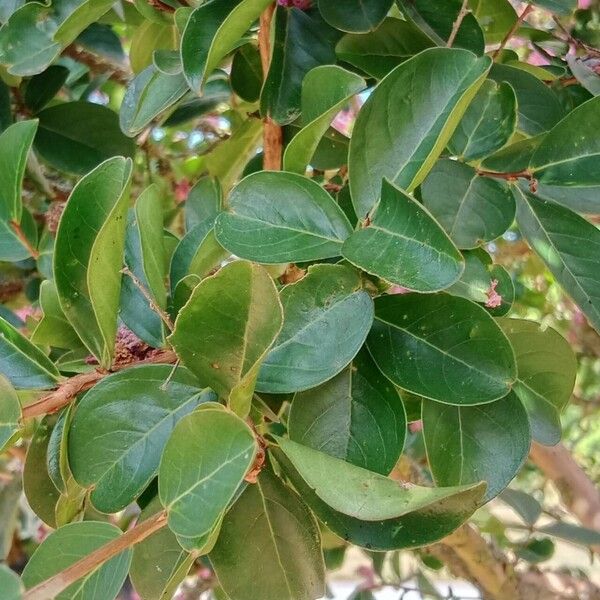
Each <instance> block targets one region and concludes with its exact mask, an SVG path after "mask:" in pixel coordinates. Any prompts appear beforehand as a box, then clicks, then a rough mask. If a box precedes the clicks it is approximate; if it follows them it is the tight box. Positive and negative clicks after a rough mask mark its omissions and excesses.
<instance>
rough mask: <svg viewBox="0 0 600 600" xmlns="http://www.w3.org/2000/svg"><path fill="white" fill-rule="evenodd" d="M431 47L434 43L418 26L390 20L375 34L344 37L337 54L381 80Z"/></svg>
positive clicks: (387, 19)
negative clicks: (406, 61)
mask: <svg viewBox="0 0 600 600" xmlns="http://www.w3.org/2000/svg"><path fill="white" fill-rule="evenodd" d="M431 46H433V43H432V42H431V40H430V39H429V38H428V37H427V36H426V35H425V34H424V33H423V32H422V31H421V30H420V29H418V28H417V27H416V26H415V25H413V24H412V23H409V22H408V21H401V20H400V19H394V18H391V17H390V18H386V19H385V20H384V21H383V23H381V25H380V26H379V27H378V28H377V29H376V30H375V31H372V32H370V33H367V34H352V33H351V34H347V35H345V36H344V37H343V38H342V39H341V40H340V41H339V42H338V45H337V46H336V49H335V51H336V54H337V56H338V58H339V59H340V60H342V61H344V62H347V63H349V64H350V65H352V66H354V67H357V68H358V69H361V70H362V71H364V72H365V73H366V74H367V75H370V76H371V77H375V78H376V79H382V78H383V77H385V76H386V75H387V74H388V73H389V72H390V71H391V70H392V69H393V68H395V67H397V66H398V65H399V64H400V63H402V62H404V61H405V60H407V59H408V58H410V57H411V56H413V55H415V54H418V53H419V52H421V51H422V50H425V49H426V48H430V47H431Z"/></svg>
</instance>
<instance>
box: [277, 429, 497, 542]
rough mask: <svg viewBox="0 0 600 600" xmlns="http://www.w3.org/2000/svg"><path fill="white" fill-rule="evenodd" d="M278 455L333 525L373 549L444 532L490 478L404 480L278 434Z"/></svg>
mask: <svg viewBox="0 0 600 600" xmlns="http://www.w3.org/2000/svg"><path fill="white" fill-rule="evenodd" d="M278 443H279V445H280V448H281V449H280V450H275V452H274V453H275V456H276V457H277V461H278V462H279V463H280V465H281V466H282V468H283V470H284V472H285V474H286V475H287V476H288V477H289V478H290V480H291V482H292V483H293V485H294V487H295V488H296V490H297V491H298V493H299V494H300V495H301V497H302V498H303V500H304V501H305V502H306V503H307V504H308V505H309V506H310V508H311V509H312V510H313V512H315V514H316V515H317V517H318V518H319V520H321V521H322V522H323V523H324V524H325V525H326V526H327V527H328V528H329V529H331V531H333V532H334V533H335V534H337V535H338V536H339V537H341V538H343V539H345V540H347V541H349V542H351V543H353V544H355V545H357V546H362V547H365V548H367V549H369V550H381V551H384V550H395V549H400V548H412V547H415V546H420V545H426V544H429V543H432V542H433V541H436V540H438V539H440V538H442V537H445V536H446V535H448V533H450V532H451V531H453V530H454V529H456V528H457V527H458V526H459V525H460V524H462V523H463V522H464V521H465V520H466V519H468V518H469V516H470V515H471V514H472V513H473V512H474V510H475V509H476V508H477V506H478V504H479V502H480V501H481V498H482V496H483V494H484V492H485V484H484V483H481V484H478V485H471V486H460V487H452V488H425V487H420V486H414V485H410V486H404V485H402V483H401V482H400V483H399V482H398V481H394V480H392V479H388V478H387V477H383V476H382V475H378V474H377V473H372V472H370V471H367V470H365V469H362V468H360V467H355V466H354V465H350V464H349V463H346V462H344V461H342V460H339V459H337V458H333V457H331V456H328V455H327V454H323V453H322V452H318V451H316V450H312V449H311V448H307V447H305V446H301V445H300V444H296V443H295V442H292V441H291V440H284V439H281V438H278Z"/></svg>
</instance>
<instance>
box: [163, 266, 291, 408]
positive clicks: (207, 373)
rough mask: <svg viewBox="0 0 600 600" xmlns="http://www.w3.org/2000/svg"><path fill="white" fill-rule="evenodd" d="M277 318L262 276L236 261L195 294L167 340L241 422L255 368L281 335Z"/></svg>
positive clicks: (274, 299)
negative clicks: (228, 405)
mask: <svg viewBox="0 0 600 600" xmlns="http://www.w3.org/2000/svg"><path fill="white" fill-rule="evenodd" d="M282 318H283V317H282V308H281V303H280V302H279V298H278V296H277V290H276V288H275V284H274V283H273V280H272V279H271V277H270V276H269V274H268V273H267V271H265V269H264V268H262V267H260V266H258V265H253V264H251V263H249V262H245V261H236V262H234V263H231V264H229V265H227V266H226V267H223V268H222V269H221V270H220V271H219V272H218V273H217V274H216V275H214V276H212V277H209V278H207V279H205V280H204V281H203V282H202V283H200V284H199V285H198V286H197V287H196V288H195V289H194V291H193V292H192V296H191V297H190V299H189V301H188V303H187V304H186V305H185V306H184V307H183V308H182V309H181V311H180V313H179V316H178V317H177V321H176V322H175V329H174V331H173V334H172V335H171V337H170V338H169V341H170V343H171V344H172V345H173V348H174V349H175V351H176V352H177V355H178V356H179V357H180V358H181V360H182V362H183V363H184V364H185V365H186V366H187V367H188V368H189V369H190V370H191V371H192V372H193V373H194V374H195V375H197V376H198V378H199V379H200V381H202V382H203V383H205V384H207V385H209V386H210V387H212V388H213V389H214V390H215V391H216V392H217V393H218V394H219V395H220V396H222V397H224V398H227V399H228V401H229V403H230V405H231V407H232V408H233V410H234V411H235V412H237V413H238V414H241V415H243V416H244V417H245V416H247V414H248V411H249V410H250V400H251V399H252V394H253V392H254V386H255V383H256V377H257V375H258V370H259V367H260V364H261V362H262V361H263V359H264V357H265V355H266V353H267V351H268V349H269V348H270V347H271V345H272V344H273V342H274V341H275V339H276V337H277V335H278V333H279V331H280V330H281V324H282ZM198 331H202V335H201V336H199V335H197V332H198Z"/></svg>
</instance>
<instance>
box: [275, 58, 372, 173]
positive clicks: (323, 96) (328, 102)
mask: <svg viewBox="0 0 600 600" xmlns="http://www.w3.org/2000/svg"><path fill="white" fill-rule="evenodd" d="M365 86H366V84H365V82H364V80H363V79H362V78H361V77H359V76H358V75H355V74H354V73H351V72H350V71H346V70H345V69H342V68H341V67H338V66H335V65H324V66H322V67H315V68H314V69H313V70H312V71H309V73H308V74H307V75H306V77H305V78H304V80H303V82H302V122H303V124H304V127H303V128H302V129H301V130H300V131H299V132H298V133H297V134H296V135H295V136H294V138H293V139H292V141H291V142H289V143H288V145H287V146H286V149H285V154H284V156H283V167H284V169H285V170H286V171H293V172H294V173H300V174H301V175H303V174H304V172H305V171H306V167H307V165H308V164H309V163H310V160H311V158H312V157H313V155H314V153H315V151H316V149H317V147H318V145H319V141H320V140H321V138H322V137H323V135H324V134H325V132H326V131H327V129H328V128H329V124H330V122H331V120H332V119H333V118H334V117H335V115H336V114H337V113H338V112H339V111H340V110H341V108H343V106H344V105H345V104H346V103H347V102H348V100H350V98H352V97H353V96H354V95H355V94H358V93H359V92H361V91H362V90H363V89H364V88H365Z"/></svg>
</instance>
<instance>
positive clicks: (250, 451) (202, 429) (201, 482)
mask: <svg viewBox="0 0 600 600" xmlns="http://www.w3.org/2000/svg"><path fill="white" fill-rule="evenodd" d="M256 446H257V445H256V441H255V439H254V434H253V433H252V431H251V430H250V428H249V427H248V425H246V423H244V421H242V420H241V419H240V418H239V417H236V416H235V415H234V414H232V413H230V412H228V411H225V410H223V409H222V408H221V407H219V405H215V408H212V409H211V408H206V409H204V410H198V411H196V412H193V413H191V414H190V415H188V416H187V417H185V418H183V419H182V420H181V421H180V422H179V423H178V424H177V426H176V427H175V429H174V430H173V434H172V436H171V438H170V439H169V441H168V442H167V445H166V447H165V450H164V453H163V456H162V460H161V463H160V469H159V473H158V490H159V496H160V501H161V502H162V504H163V506H164V507H165V508H166V510H167V513H168V522H169V528H170V529H171V531H173V532H174V533H175V534H176V535H178V536H183V537H184V538H200V537H202V536H205V535H207V534H209V533H210V532H211V531H212V529H213V528H214V527H215V525H216V524H217V523H218V521H219V520H220V518H221V514H222V513H223V511H224V510H225V509H226V508H227V505H228V504H229V502H230V501H231V500H232V498H233V496H234V494H235V493H236V491H237V489H238V488H239V486H240V484H241V483H242V480H243V478H244V475H245V474H246V472H247V471H248V469H249V468H250V466H251V465H252V462H253V460H254V455H255V453H256V449H257V448H256Z"/></svg>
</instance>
